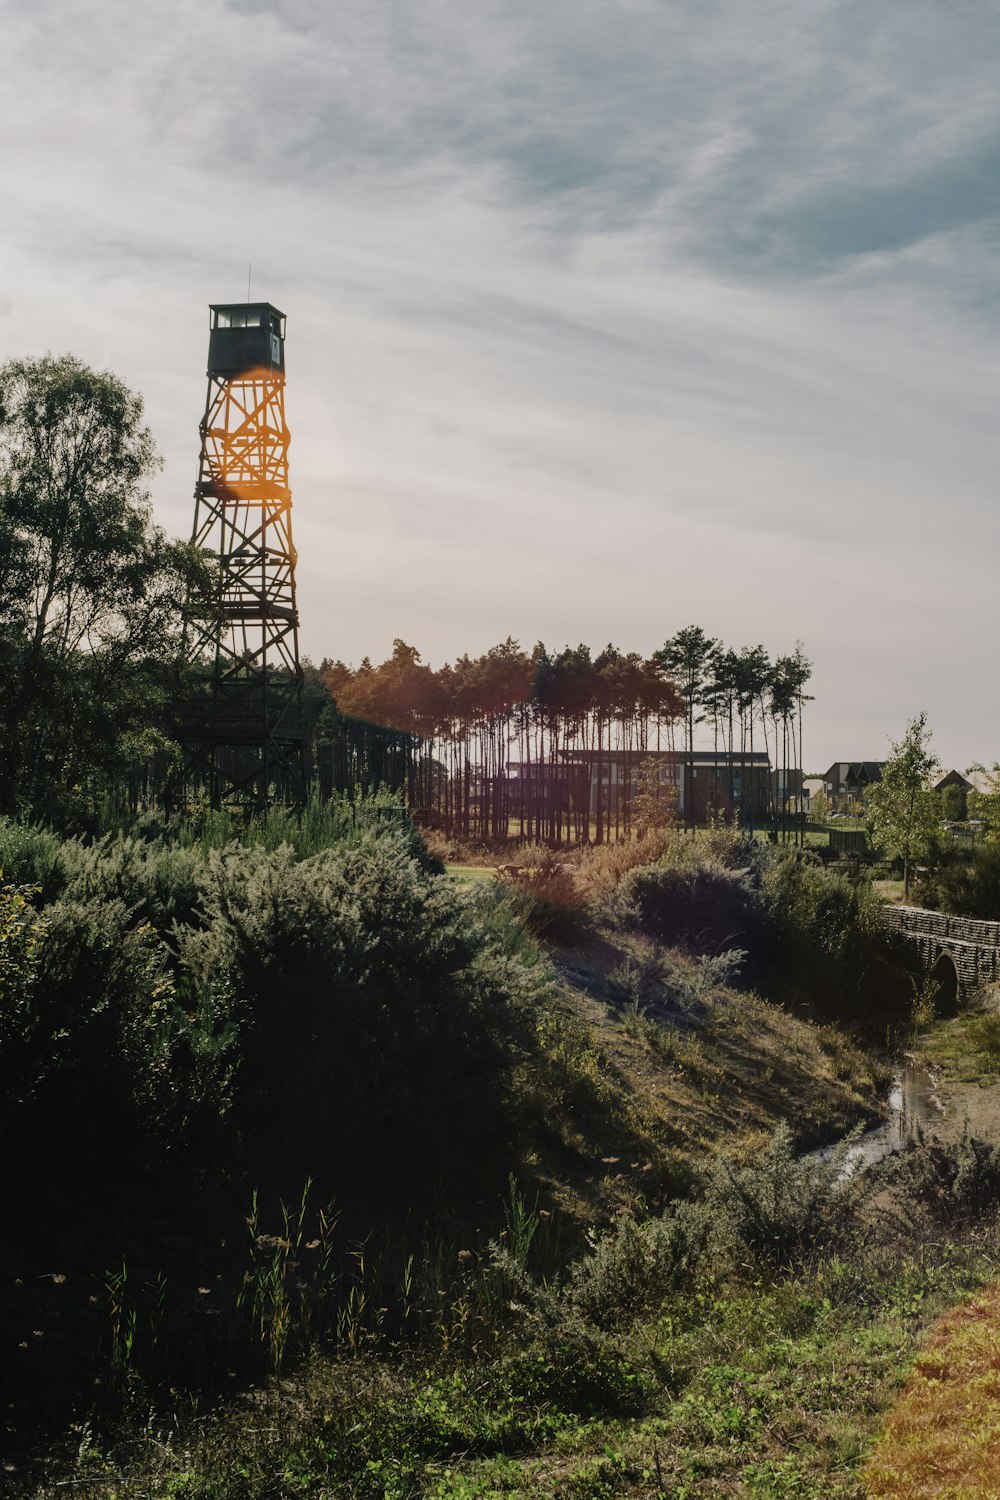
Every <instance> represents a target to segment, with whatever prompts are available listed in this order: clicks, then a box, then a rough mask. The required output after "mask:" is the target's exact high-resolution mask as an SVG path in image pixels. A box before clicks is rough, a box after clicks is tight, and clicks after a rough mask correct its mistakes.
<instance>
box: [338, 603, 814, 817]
mask: <svg viewBox="0 0 1000 1500" xmlns="http://www.w3.org/2000/svg"><path fill="white" fill-rule="evenodd" d="M810 673H811V667H810V664H809V662H808V661H807V659H806V657H805V655H804V653H803V651H802V648H801V646H800V645H797V646H796V649H795V651H794V653H792V654H790V655H786V656H779V657H777V658H776V659H774V660H773V661H772V660H771V659H770V658H769V656H768V654H767V652H766V650H765V649H764V647H763V646H753V647H744V648H742V649H741V650H735V649H732V648H727V647H725V646H724V645H723V644H722V642H721V641H718V640H715V639H713V638H712V637H710V636H708V635H706V634H705V632H704V631H703V630H702V629H701V628H700V627H698V626H690V627H687V628H685V629H683V630H681V631H679V632H678V633H677V634H676V635H675V636H673V637H672V638H671V639H669V640H668V641H666V642H665V644H664V645H663V646H662V647H661V648H660V649H659V650H658V651H655V652H653V653H652V655H651V656H648V657H643V656H642V655H641V654H640V653H638V652H635V651H631V652H624V651H621V650H620V649H619V648H618V647H616V646H614V645H610V644H609V645H608V646H606V647H605V648H604V649H603V650H602V651H600V652H599V653H597V654H593V653H592V652H591V650H590V648H589V647H588V646H585V645H579V646H575V647H571V646H566V647H565V648H564V649H563V650H562V651H551V650H550V649H549V648H548V647H546V646H545V645H544V644H543V643H541V642H539V643H538V644H537V645H536V646H535V647H534V649H533V650H532V651H531V652H527V651H525V650H523V649H522V648H521V646H520V644H519V643H518V642H517V641H516V640H514V639H513V638H512V637H510V636H508V637H507V639H506V640H505V641H504V642H502V643H501V644H500V645H497V646H494V647H492V648H491V649H490V650H489V651H487V652H485V653H484V654H483V655H482V656H479V657H476V658H473V657H470V656H468V655H464V656H461V657H459V658H458V659H457V660H456V661H455V662H454V663H445V664H444V665H443V666H442V667H440V668H437V669H435V668H433V667H431V666H430V665H429V664H427V663H426V662H424V661H423V659H422V657H421V653H420V652H419V651H418V650H417V649H416V648H415V647H413V646H411V645H408V644H407V643H406V642H405V641H403V640H400V639H397V640H396V641H395V642H394V644H393V652H392V655H391V656H390V657H389V658H388V659H387V660H386V661H384V662H382V663H381V664H380V665H378V666H376V665H374V664H373V663H372V662H371V661H370V660H369V659H368V658H367V657H366V658H365V659H364V660H363V661H362V662H361V665H360V666H359V667H358V668H357V669H353V668H351V667H349V666H347V665H346V664H345V663H344V662H342V661H332V660H329V659H326V660H324V661H323V663H322V665H321V667H320V675H321V677H322V681H323V683H324V684H325V686H326V688H327V689H328V690H329V692H330V694H331V695H332V697H333V698H334V699H335V700H336V703H337V706H338V708H339V709H340V710H342V711H343V712H346V713H347V714H350V715H354V716H356V717H357V718H359V719H363V720H365V721H367V722H370V723H374V724H379V725H384V726H387V727H391V728H393V729H396V730H403V731H407V732H409V733H411V734H414V735H419V736H420V737H421V738H422V740H423V752H422V755H421V757H420V760H419V763H418V764H417V766H416V767H415V769H414V772H413V775H412V777H411V788H410V797H411V804H412V806H413V808H414V811H415V812H416V813H417V815H418V816H419V817H420V818H421V819H423V820H425V821H427V822H428V823H430V824H432V825H434V826H436V827H439V828H441V829H443V830H444V831H445V832H446V833H447V834H449V835H453V836H457V837H460V838H472V839H478V838H489V839H496V838H500V839H503V838H507V837H510V836H514V837H518V838H526V839H538V840H540V841H544V842H547V843H551V844H556V845H558V844H561V843H564V842H570V841H588V840H593V841H594V842H597V843H601V842H604V841H606V840H611V839H615V838H620V837H629V836H631V835H633V834H634V833H637V832H641V831H642V830H643V828H644V826H648V825H649V824H651V823H652V824H655V823H656V822H658V821H660V820H662V818H663V817H664V815H665V813H666V812H667V811H668V810H669V809H668V803H669V796H668V793H669V787H668V786H666V785H664V783H663V780H662V778H661V777H660V776H659V775H658V774H654V775H650V774H649V771H648V767H649V764H650V761H651V760H652V758H653V757H654V756H657V755H660V754H662V752H664V751H670V752H674V751H675V750H676V749H677V743H678V731H679V738H680V741H681V743H682V745H683V751H684V768H685V784H684V786H683V787H682V792H683V793H684V795H683V796H682V801H683V805H684V808H685V814H686V816H687V817H689V818H691V817H693V815H694V814H693V804H694V798H693V795H692V789H693V780H694V775H693V773H694V766H693V756H694V743H695V738H696V734H697V730H698V726H699V725H707V726H709V728H710V733H711V737H712V746H713V750H714V752H715V754H716V756H717V757H718V760H719V764H720V765H725V766H727V767H728V770H727V772H726V775H725V776H724V777H722V778H721V779H720V778H718V777H717V781H718V783H719V784H718V786H717V789H716V793H715V797H716V803H715V808H714V810H715V811H717V812H719V813H733V814H735V815H737V816H738V817H739V818H740V820H741V821H742V822H744V823H752V821H753V817H754V811H755V808H754V799H753V782H752V778H750V777H748V776H747V767H748V765H750V764H751V762H752V758H753V755H754V753H755V750H760V749H762V750H764V751H765V752H766V753H767V755H768V756H769V758H770V759H771V760H772V763H773V764H774V766H775V767H776V769H777V770H778V771H779V783H780V785H781V786H782V787H787V786H788V785H789V784H790V782H789V771H790V769H791V768H792V767H795V766H801V763H802V718H803V705H804V704H805V703H806V702H807V701H809V699H808V695H807V693H806V691H805V688H806V684H807V683H808V681H809V677H810ZM768 798H769V801H768V811H769V812H770V813H771V814H772V815H775V816H776V815H777V814H778V813H779V812H780V811H782V810H783V809H782V801H783V800H784V799H783V797H782V796H781V795H780V794H779V795H775V794H774V791H773V789H772V788H771V785H770V782H769V783H768Z"/></svg>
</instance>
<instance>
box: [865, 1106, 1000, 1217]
mask: <svg viewBox="0 0 1000 1500" xmlns="http://www.w3.org/2000/svg"><path fill="white" fill-rule="evenodd" d="M878 1175H879V1179H880V1180H881V1181H882V1182H884V1183H889V1184H892V1185H894V1186H895V1187H897V1188H901V1189H902V1191H903V1192H904V1194H905V1196H906V1198H907V1199H908V1200H909V1202H910V1203H914V1204H917V1205H919V1206H920V1207H922V1208H923V1209H924V1210H925V1212H926V1213H927V1214H928V1215H929V1217H930V1218H931V1219H932V1220H933V1221H934V1222H935V1223H938V1224H943V1225H954V1224H960V1223H967V1222H971V1221H972V1220H974V1219H977V1218H980V1217H981V1216H982V1215H983V1214H985V1213H990V1212H995V1211H996V1209H997V1207H998V1206H1000V1149H998V1148H997V1147H996V1146H991V1145H989V1144H988V1142H986V1141H984V1140H981V1139H980V1138H979V1137H978V1136H974V1135H971V1134H970V1132H969V1125H968V1121H966V1123H965V1127H964V1129H963V1131H962V1135H961V1138H960V1139H959V1140H957V1141H951V1142H947V1143H946V1142H943V1141H939V1140H937V1139H936V1138H935V1137H930V1138H929V1139H928V1138H925V1137H924V1135H923V1134H922V1133H920V1134H918V1138H917V1140H916V1141H915V1142H913V1143H911V1144H910V1145H909V1146H908V1147H907V1149H906V1150H905V1151H901V1152H895V1153H894V1154H893V1155H892V1156H890V1157H887V1158H885V1160H884V1161H883V1162H881V1163H880V1164H879V1172H878Z"/></svg>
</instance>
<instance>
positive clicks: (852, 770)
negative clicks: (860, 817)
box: [823, 760, 885, 812]
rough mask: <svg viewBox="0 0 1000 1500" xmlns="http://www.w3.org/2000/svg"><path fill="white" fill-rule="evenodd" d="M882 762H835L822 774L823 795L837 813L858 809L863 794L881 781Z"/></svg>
mask: <svg viewBox="0 0 1000 1500" xmlns="http://www.w3.org/2000/svg"><path fill="white" fill-rule="evenodd" d="M884 765H885V761H882V760H835V761H834V763H833V765H832V766H831V767H830V769H829V770H828V771H825V772H824V773H823V793H824V795H825V796H826V798H827V801H828V802H829V803H830V806H831V807H832V808H834V809H835V810H836V811H837V812H850V811H851V810H852V809H854V808H857V807H860V805H861V803H862V802H863V801H864V800H865V793H866V792H867V790H868V788H869V787H870V786H872V785H873V784H874V783H875V782H876V781H881V780H882V767H883V766H884Z"/></svg>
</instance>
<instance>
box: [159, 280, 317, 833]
mask: <svg viewBox="0 0 1000 1500" xmlns="http://www.w3.org/2000/svg"><path fill="white" fill-rule="evenodd" d="M210 313H211V322H210V331H209V339H208V396H207V400H206V402H205V415H204V417H203V418H202V422H201V459H200V463H199V468H198V483H197V485H196V486H195V492H194V493H195V509H194V530H193V532H192V542H193V543H194V545H195V546H196V547H198V548H200V549H201V550H202V551H203V552H204V553H206V554H207V563H208V567H209V573H210V578H211V586H210V589H209V595H208V601H207V608H204V609H203V610H202V611H201V612H200V614H199V615H197V616H195V617H193V618H192V619H190V620H189V622H188V625H187V660H188V664H189V668H190V671H191V673H192V676H193V690H192V693H191V696H190V697H189V699H188V702H187V706H186V708H185V710H184V712H183V714H182V719H181V725H180V738H181V742H182V747H183V769H182V779H183V783H184V793H185V797H186V798H188V799H189V798H190V797H191V796H192V795H193V794H195V793H197V792H202V793H203V794H207V796H208V798H209V801H210V802H211V805H212V806H213V807H222V806H238V807H243V808H246V809H248V810H257V811H259V810H262V809H264V808H266V807H267V806H268V805H269V803H271V802H276V801H277V802H284V803H290V804H297V805H301V804H302V803H303V802H304V800H305V791H306V769H305V735H304V726H303V716H302V670H301V667H300V665H299V616H298V610H297V608H296V603H295V547H294V544H293V542H292V492H291V490H290V488H289V484H288V444H289V441H290V434H289V431H288V427H287V424H286V422H285V315H284V313H282V312H279V311H278V309H277V308H276V307H272V306H271V304H270V303H269V302H240V303H230V302H225V303H218V304H212V306H211V308H210Z"/></svg>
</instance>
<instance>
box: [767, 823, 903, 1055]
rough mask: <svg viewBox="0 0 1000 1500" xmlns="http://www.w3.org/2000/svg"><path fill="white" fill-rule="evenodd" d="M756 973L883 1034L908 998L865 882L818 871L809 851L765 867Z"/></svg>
mask: <svg viewBox="0 0 1000 1500" xmlns="http://www.w3.org/2000/svg"><path fill="white" fill-rule="evenodd" d="M761 899H762V902H763V905H764V910H765V915H766V921H765V927H764V933H765V941H764V943H763V945H762V951H761V959H762V967H763V974H764V977H765V979H766V980H769V981H770V983H771V984H772V985H773V987H774V988H775V989H776V990H778V991H779V993H783V994H784V995H785V996H786V997H789V998H791V999H794V1000H796V1001H800V1002H803V1003H805V1004H806V1005H808V1006H809V1007H810V1008H811V1009H816V1010H818V1011H819V1012H820V1013H821V1014H827V1015H834V1016H836V1018H837V1019H839V1020H845V1019H846V1020H849V1021H856V1022H859V1023H861V1024H863V1025H865V1026H867V1027H869V1028H870V1029H875V1030H878V1031H880V1032H883V1031H884V1028H885V1025H886V1023H887V1022H889V1021H892V1020H893V1019H895V1018H899V1017H903V1016H905V1015H906V1013H907V1008H908V1004H909V1000H910V995H911V986H910V982H909V977H908V973H907V972H906V970H905V967H904V965H903V964H902V963H901V962H900V961H898V960H897V958H896V954H895V950H894V948H893V942H892V939H890V938H889V937H888V936H887V934H886V932H885V929H884V926H883V921H882V906H881V902H880V901H879V898H878V897H877V895H876V894H875V891H874V890H873V888H872V886H871V884H870V883H869V882H868V881H867V880H865V879H863V878H862V879H855V880H852V879H850V878H849V877H848V876H847V875H844V874H841V873H839V872H838V871H836V870H832V869H825V868H823V866H822V865H821V864H819V863H818V862H817V861H816V860H815V859H814V858H813V857H812V855H810V854H808V853H801V852H798V851H788V852H787V853H782V854H779V855H776V856H775V857H774V858H773V859H772V861H771V862H770V864H769V866H768V867H767V869H766V870H765V871H764V875H763V879H762V883H761Z"/></svg>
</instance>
